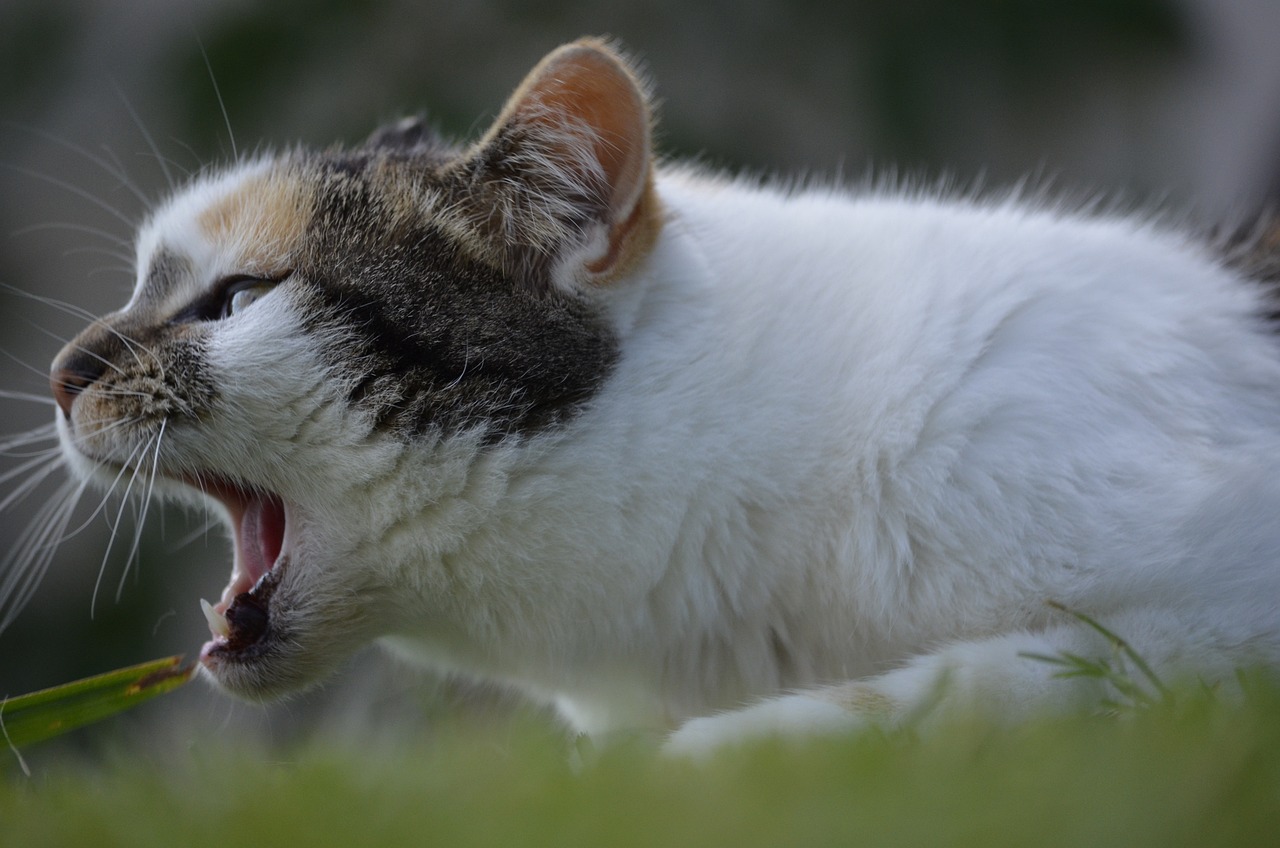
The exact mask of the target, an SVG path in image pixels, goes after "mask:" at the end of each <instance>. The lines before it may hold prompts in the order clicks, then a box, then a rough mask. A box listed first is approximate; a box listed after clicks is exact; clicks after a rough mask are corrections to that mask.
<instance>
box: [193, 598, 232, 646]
mask: <svg viewBox="0 0 1280 848" xmlns="http://www.w3.org/2000/svg"><path fill="white" fill-rule="evenodd" d="M200 609H201V610H202V611H203V612H204V618H205V621H207V622H209V632H210V633H211V634H212V635H213V636H216V637H220V638H222V639H225V638H227V637H228V636H230V635H231V626H230V625H229V624H228V623H227V617H226V616H225V615H224V614H222V613H221V612H219V611H218V610H216V609H214V606H213V604H211V603H209V602H208V601H206V600H205V599H204V598H201V599H200Z"/></svg>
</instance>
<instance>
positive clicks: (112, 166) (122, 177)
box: [6, 122, 151, 206]
mask: <svg viewBox="0 0 1280 848" xmlns="http://www.w3.org/2000/svg"><path fill="white" fill-rule="evenodd" d="M6 124H7V125H8V126H11V127H13V128H14V129H18V130H21V131H23V132H27V133H30V134H32V135H34V136H36V137H37V138H42V139H44V140H45V141H48V142H50V143H52V144H56V145H58V146H59V147H61V148H63V149H65V150H70V151H71V152H72V153H75V154H76V155H78V156H81V157H83V158H84V159H86V160H88V161H89V162H92V163H93V164H95V165H97V166H98V167H100V168H101V169H102V170H104V171H106V172H107V174H109V175H110V176H112V177H115V178H116V179H117V180H119V181H120V185H121V186H123V187H124V188H126V189H128V191H129V193H130V194H132V195H133V196H134V197H135V198H136V199H137V200H138V201H139V202H141V203H142V205H143V206H150V205H151V198H149V197H147V195H146V193H145V192H143V191H142V189H141V188H140V187H139V186H138V184H137V183H136V182H134V181H133V180H131V179H130V178H129V175H128V173H127V172H126V170H125V168H124V166H123V164H122V163H121V162H120V161H119V160H118V159H115V157H114V156H113V157H112V161H108V160H107V159H106V158H104V157H102V156H99V155H98V154H96V153H94V152H93V151H91V150H89V149H88V148H86V147H82V146H81V145H79V144H76V143H75V142H73V141H70V140H69V139H66V138H63V137H62V136H59V135H57V134H55V133H51V132H49V131H47V130H43V129H39V128H38V127H30V126H24V125H22V124H16V123H12V122H6Z"/></svg>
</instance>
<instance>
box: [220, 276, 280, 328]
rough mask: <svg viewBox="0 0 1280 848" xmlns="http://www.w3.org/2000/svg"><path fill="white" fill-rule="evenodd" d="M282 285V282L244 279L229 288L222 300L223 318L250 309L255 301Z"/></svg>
mask: <svg viewBox="0 0 1280 848" xmlns="http://www.w3.org/2000/svg"><path fill="white" fill-rule="evenodd" d="M279 284H280V280H263V279H259V278H255V277H250V278H244V279H240V280H237V281H235V282H234V283H232V284H231V285H229V286H227V288H226V291H225V293H224V294H223V300H222V316H221V317H223V318H230V317H231V316H232V315H236V314H239V313H240V312H243V311H244V310H245V309H248V308H249V307H250V306H251V305H253V303H254V302H255V301H257V300H258V299H259V298H261V297H262V296H263V295H265V294H266V293H267V292H269V291H271V290H272V289H274V288H275V287H276V286H277V285H279Z"/></svg>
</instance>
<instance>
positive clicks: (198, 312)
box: [169, 271, 293, 324]
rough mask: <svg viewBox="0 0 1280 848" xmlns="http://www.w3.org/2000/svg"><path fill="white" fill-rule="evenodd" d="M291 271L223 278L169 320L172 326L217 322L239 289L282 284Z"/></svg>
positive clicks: (223, 316) (226, 312)
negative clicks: (266, 275)
mask: <svg viewBox="0 0 1280 848" xmlns="http://www.w3.org/2000/svg"><path fill="white" fill-rule="evenodd" d="M291 274H293V271H285V272H284V273H282V274H276V275H273V276H270V277H259V276H254V275H252V274H231V275H229V276H226V277H223V278H222V279H220V280H218V281H217V282H216V283H214V284H213V286H212V287H210V289H209V291H207V292H205V293H204V294H203V295H201V296H200V297H198V298H196V299H195V300H193V301H192V302H191V303H189V304H187V306H186V307H185V308H184V309H182V310H181V311H179V312H178V313H177V314H176V315H174V316H173V317H172V318H171V319H169V320H170V323H173V324H191V323H194V322H197V321H218V320H221V319H223V318H225V317H227V314H228V304H229V303H230V302H231V297H232V295H234V294H235V293H236V292H237V291H240V290H241V289H245V288H250V287H252V286H260V285H264V284H273V285H274V284H279V283H282V282H284V281H285V280H286V279H288V278H289V276H290V275H291Z"/></svg>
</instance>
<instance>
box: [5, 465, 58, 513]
mask: <svg viewBox="0 0 1280 848" xmlns="http://www.w3.org/2000/svg"><path fill="white" fill-rule="evenodd" d="M42 464H43V465H45V467H44V468H40V465H42ZM61 466H62V461H61V456H60V455H59V456H55V457H53V458H52V459H50V458H43V459H41V460H39V461H38V462H36V461H33V462H30V463H23V468H24V470H26V469H27V468H35V469H37V470H36V471H34V472H33V473H32V474H31V476H30V477H28V478H27V479H26V480H23V481H22V482H21V483H19V484H18V485H17V486H15V487H14V489H13V491H11V492H9V494H7V495H5V496H4V500H0V512H3V511H4V510H6V509H8V508H9V507H11V506H13V505H14V504H16V503H20V502H21V501H22V500H23V499H24V498H25V497H26V496H27V495H29V494H31V492H32V491H34V490H35V488H36V487H37V486H39V485H40V484H41V483H42V482H44V480H45V478H47V477H48V476H49V475H50V474H52V473H53V472H54V471H55V470H56V469H58V468H60V467H61ZM10 476H12V475H11V474H6V475H5V479H6V480H7V479H8V478H9V477H10Z"/></svg>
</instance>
